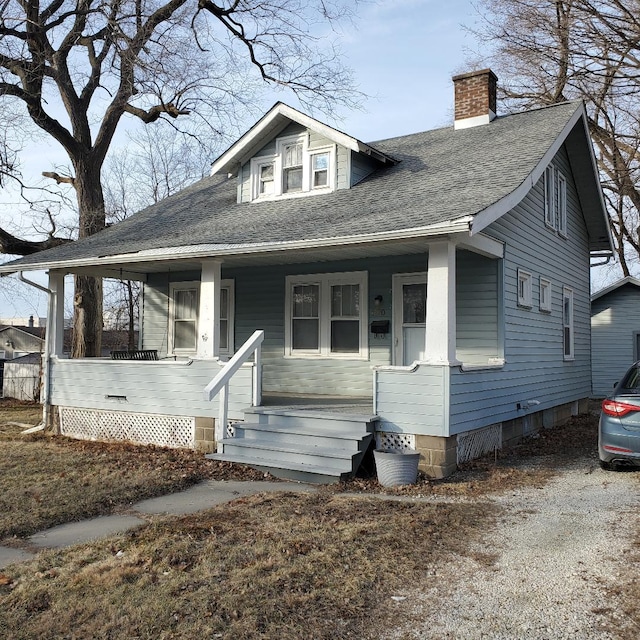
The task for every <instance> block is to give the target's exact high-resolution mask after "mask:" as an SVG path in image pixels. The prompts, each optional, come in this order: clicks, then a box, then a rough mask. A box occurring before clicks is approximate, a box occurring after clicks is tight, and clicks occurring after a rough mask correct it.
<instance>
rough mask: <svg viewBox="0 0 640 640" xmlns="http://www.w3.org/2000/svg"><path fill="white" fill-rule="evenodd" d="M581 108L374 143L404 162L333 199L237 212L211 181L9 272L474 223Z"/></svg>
mask: <svg viewBox="0 0 640 640" xmlns="http://www.w3.org/2000/svg"><path fill="white" fill-rule="evenodd" d="M581 108H582V107H581V104H580V103H576V102H573V103H564V104H561V105H555V106H552V107H546V108H544V109H538V110H533V111H528V112H525V113H520V114H513V115H509V116H504V117H499V118H497V119H495V120H494V121H493V122H492V123H491V124H489V125H485V126H479V127H474V128H470V129H462V130H457V131H454V130H453V128H452V127H447V128H443V129H436V130H433V131H427V132H424V133H416V134H413V135H408V136H403V137H398V138H392V139H388V140H382V141H379V142H374V143H371V144H372V146H374V147H375V148H376V149H379V150H380V151H382V152H384V153H386V154H389V155H390V156H392V157H394V158H396V159H398V160H400V162H399V163H398V164H396V165H394V166H390V167H383V168H381V169H379V170H377V171H376V172H375V173H373V174H372V175H370V176H369V177H368V178H366V179H365V180H363V181H362V182H360V183H359V184H357V185H355V186H354V187H353V188H351V189H345V190H340V191H336V192H334V193H330V194H327V195H318V196H310V197H302V198H293V199H285V200H272V201H268V202H252V203H240V204H239V203H237V202H236V187H237V183H236V180H235V179H227V178H226V177H223V176H212V177H207V178H204V179H203V180H200V181H198V182H196V183H195V184H193V185H192V186H191V187H189V188H187V189H184V190H183V191H181V192H180V193H178V194H176V195H174V196H171V197H169V198H167V199H166V200H163V201H162V202H160V203H158V204H156V205H154V206H151V207H149V208H147V209H144V210H142V211H140V212H139V213H137V214H135V215H134V216H132V217H131V218H129V219H128V220H125V221H124V222H121V223H119V224H117V225H115V226H113V227H111V228H109V229H107V230H105V231H104V232H101V233H99V234H97V235H95V236H93V237H90V238H86V239H84V240H82V241H79V242H76V243H73V244H70V245H65V246H61V247H57V248H55V249H50V250H48V251H45V252H41V253H38V254H34V255H33V256H27V257H25V258H22V259H20V260H19V261H16V262H15V263H13V264H15V266H16V267H18V266H20V267H22V266H25V267H28V266H31V267H32V268H33V265H36V264H45V263H49V264H51V263H52V262H58V261H63V260H67V259H69V260H73V259H83V258H93V257H95V258H98V257H100V256H114V255H119V254H123V253H130V252H137V251H142V250H150V249H162V248H167V247H182V246H193V245H200V244H211V243H215V244H245V243H262V242H283V241H300V240H307V241H312V240H316V239H317V240H320V239H326V238H333V237H342V236H354V235H356V236H357V235H361V234H366V233H370V232H373V231H376V232H385V231H389V232H397V231H402V230H404V229H411V228H416V227H424V226H429V225H433V224H438V223H442V222H447V221H452V220H457V219H460V218H463V217H466V216H475V215H476V214H478V213H479V212H481V211H482V210H484V209H485V208H487V207H489V206H490V205H492V204H494V203H496V202H497V201H499V200H501V199H502V198H504V197H506V196H508V195H509V194H510V193H512V192H513V191H514V190H515V189H516V188H517V187H518V186H520V185H521V184H522V183H523V181H524V180H525V179H526V178H527V176H528V175H529V174H530V173H531V171H532V170H533V169H534V168H535V167H536V165H537V164H538V163H539V162H540V160H541V159H542V158H543V156H544V155H545V153H546V152H547V151H548V150H549V149H550V147H551V146H552V145H553V143H554V142H555V141H556V140H557V138H558V136H559V135H560V134H561V133H562V131H563V129H564V128H565V126H566V125H567V123H568V122H569V121H570V120H571V118H572V116H574V114H575V112H576V110H578V109H581ZM3 270H5V271H6V270H7V268H6V267H5V268H4V269H3Z"/></svg>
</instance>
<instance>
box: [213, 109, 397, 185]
mask: <svg viewBox="0 0 640 640" xmlns="http://www.w3.org/2000/svg"><path fill="white" fill-rule="evenodd" d="M282 116H284V117H285V118H288V119H289V120H292V121H293V122H297V123H298V124H300V125H302V126H303V127H305V128H307V129H311V130H312V131H315V132H316V133H318V134H319V135H321V136H323V137H325V138H328V139H329V140H331V141H332V142H334V143H336V144H340V145H342V146H344V147H346V148H347V149H350V150H351V151H356V152H358V153H364V154H366V155H369V156H372V157H374V158H377V159H378V160H381V161H383V162H390V161H392V159H391V158H390V157H389V156H387V155H385V154H383V153H381V152H379V151H377V150H376V149H374V148H373V147H370V146H369V145H367V144H365V143H364V142H360V140H357V139H356V138H353V137H352V136H349V135H347V134H346V133H342V132H341V131H338V130H337V129H334V128H333V127H330V126H329V125H326V124H324V123H322V122H319V121H318V120H316V119H315V118H311V117H310V116H308V115H306V114H304V113H302V112H301V111H298V110H297V109H294V108H293V107H290V106H289V105H286V104H284V103H283V102H278V103H276V104H275V105H274V106H273V107H272V109H271V110H270V111H268V112H267V113H266V114H265V115H264V116H263V117H262V118H261V119H260V120H258V122H257V123H256V124H255V125H253V127H251V129H249V131H247V133H245V134H244V135H243V136H242V137H241V138H240V139H239V140H237V141H236V142H235V143H234V144H232V145H231V146H230V147H229V148H228V149H227V150H226V151H225V152H224V153H223V154H222V155H221V156H219V157H218V158H217V159H216V160H214V162H213V164H212V165H211V175H215V174H216V173H219V172H220V171H222V170H223V169H225V168H226V170H227V172H229V171H231V168H234V169H235V167H237V166H238V165H239V164H242V163H243V162H246V161H247V153H248V149H251V148H252V147H253V146H254V145H255V144H256V142H257V141H258V140H259V139H260V137H261V136H262V135H263V134H264V133H265V131H267V130H268V129H269V128H270V127H271V125H272V124H273V122H274V121H275V120H276V119H277V118H279V117H282Z"/></svg>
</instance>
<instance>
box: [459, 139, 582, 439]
mask: <svg viewBox="0 0 640 640" xmlns="http://www.w3.org/2000/svg"><path fill="white" fill-rule="evenodd" d="M554 162H555V163H556V166H557V167H558V168H559V169H561V170H562V172H563V173H564V175H565V177H566V179H567V218H568V238H567V239H565V238H562V237H561V236H559V235H558V234H557V233H555V232H554V231H553V230H551V229H549V228H547V227H546V226H545V224H544V191H543V181H542V180H540V181H539V182H538V183H537V184H536V185H535V186H534V188H533V189H532V190H531V192H530V193H529V194H528V195H527V197H526V198H525V199H524V200H523V201H522V202H521V203H520V204H519V205H518V206H516V207H515V208H514V209H513V210H512V211H511V212H510V213H508V214H507V215H505V216H503V217H502V218H501V219H500V220H498V221H497V222H495V223H493V224H492V225H491V226H490V228H489V229H487V230H486V232H487V233H488V234H490V235H492V236H494V237H495V238H498V239H499V240H503V241H504V242H505V258H504V263H503V278H504V297H505V300H504V327H503V331H504V350H505V357H506V364H505V366H504V367H503V368H500V369H496V370H485V371H473V372H471V371H467V372H465V371H461V370H460V369H459V368H454V369H452V371H451V399H450V403H451V416H450V423H451V427H450V433H451V434H455V433H460V432H464V431H468V430H471V429H475V428H479V427H483V426H486V425H489V424H493V423H496V422H501V421H504V420H509V419H512V418H517V417H522V416H523V415H526V412H524V411H522V410H518V409H517V403H519V402H522V401H525V400H536V401H538V402H539V403H540V404H539V405H536V406H535V407H534V408H533V411H537V410H543V409H547V408H551V407H554V406H557V405H561V404H565V403H570V402H572V401H575V400H578V399H581V398H586V397H588V396H589V395H590V393H591V358H590V349H591V341H590V323H589V307H590V295H589V253H588V238H587V232H586V227H585V224H584V221H583V218H582V214H581V210H580V204H579V201H578V198H577V193H576V189H575V184H574V180H573V176H572V174H571V169H570V166H569V163H568V159H567V155H566V152H565V151H564V148H563V149H561V150H560V152H559V153H558V154H557V156H556V158H555V160H554ZM519 268H520V269H524V270H526V271H528V272H530V273H531V274H532V277H533V286H532V291H533V299H532V307H531V308H530V309H528V308H520V307H518V298H517V283H518V276H517V271H518V269H519ZM540 276H542V277H543V278H546V279H548V280H550V281H551V286H552V310H551V313H547V312H541V311H540V309H539V278H540ZM564 286H567V287H570V288H572V289H573V302H574V345H575V347H574V352H575V358H574V360H570V361H565V360H564V358H563V322H562V319H563V316H562V290H563V287H564ZM530 412H531V410H530Z"/></svg>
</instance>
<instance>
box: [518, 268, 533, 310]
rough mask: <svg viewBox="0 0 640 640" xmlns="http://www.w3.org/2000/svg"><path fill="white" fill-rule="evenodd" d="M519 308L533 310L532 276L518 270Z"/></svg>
mask: <svg viewBox="0 0 640 640" xmlns="http://www.w3.org/2000/svg"><path fill="white" fill-rule="evenodd" d="M518 306H520V307H529V308H531V274H530V273H529V272H528V271H522V269H518Z"/></svg>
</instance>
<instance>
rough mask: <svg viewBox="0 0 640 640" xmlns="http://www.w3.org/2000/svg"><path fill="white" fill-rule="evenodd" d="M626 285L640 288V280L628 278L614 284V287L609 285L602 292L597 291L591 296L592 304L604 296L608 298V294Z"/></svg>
mask: <svg viewBox="0 0 640 640" xmlns="http://www.w3.org/2000/svg"><path fill="white" fill-rule="evenodd" d="M625 284H632V285H634V286H635V287H640V280H638V279H637V278H634V277H633V276H627V277H626V278H622V279H621V280H618V281H617V282H614V283H613V284H612V285H609V286H608V287H605V288H604V289H600V291H596V292H595V293H594V294H593V295H592V296H591V302H593V301H594V300H597V299H598V298H602V296H606V295H607V293H611V292H612V291H615V290H616V289H619V288H620V287H623V286H624V285H625Z"/></svg>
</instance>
